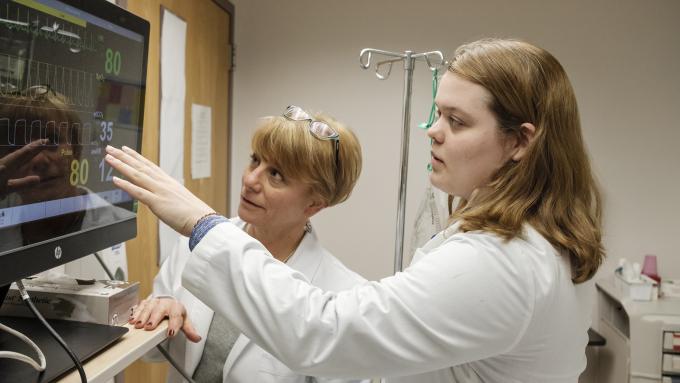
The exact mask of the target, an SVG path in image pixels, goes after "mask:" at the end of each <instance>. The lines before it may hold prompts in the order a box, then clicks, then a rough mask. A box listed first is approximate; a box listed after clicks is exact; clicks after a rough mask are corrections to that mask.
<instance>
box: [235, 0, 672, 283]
mask: <svg viewBox="0 0 680 383" xmlns="http://www.w3.org/2000/svg"><path fill="white" fill-rule="evenodd" d="M233 2H234V4H235V6H236V15H237V17H236V34H235V37H236V53H237V56H236V62H235V65H236V67H235V72H234V75H235V88H234V120H233V132H232V137H233V143H232V145H233V147H232V149H233V150H232V166H233V167H232V172H231V174H232V180H231V181H232V183H231V185H232V186H231V187H232V189H231V193H232V194H231V195H232V197H231V211H232V212H234V211H236V207H237V206H238V196H239V188H240V184H241V182H240V174H241V171H242V169H243V168H244V167H245V166H246V164H247V161H248V155H249V150H250V149H249V140H250V135H251V133H252V131H253V128H254V126H255V123H256V120H257V118H258V117H260V116H265V115H271V114H277V113H280V112H282V111H283V109H284V108H285V106H286V105H288V104H297V105H301V106H304V107H306V108H309V109H313V110H323V111H326V112H328V113H330V114H332V115H335V116H336V117H337V118H338V119H340V120H341V121H344V122H346V123H348V124H349V125H350V126H351V127H352V128H353V129H354V130H355V132H356V133H357V135H358V136H359V139H360V140H361V142H362V145H363V153H364V161H365V162H364V168H363V173H362V176H361V179H360V181H359V183H358V185H357V187H356V189H355V191H354V194H353V196H352V197H351V198H350V199H349V200H348V201H347V202H346V203H344V204H343V205H340V206H339V207H335V208H331V209H328V210H327V211H323V212H321V213H320V214H319V215H318V216H317V217H315V218H314V219H313V223H314V224H315V226H316V227H317V229H318V231H319V232H320V236H321V238H322V240H323V242H324V243H325V244H326V246H327V247H328V248H329V249H330V250H331V251H333V252H334V253H335V254H337V255H339V256H340V258H341V259H342V260H343V261H344V262H345V263H347V264H348V265H349V266H350V267H352V268H354V269H355V270H357V271H358V272H360V273H361V274H363V275H364V276H366V277H368V278H372V279H375V278H380V277H383V276H386V275H388V274H390V273H391V270H392V259H393V251H394V250H393V249H394V237H395V225H394V222H395V220H396V204H397V186H398V171H399V169H398V167H399V166H398V164H399V155H400V135H401V103H402V82H403V80H402V76H403V70H402V67H400V66H399V67H397V66H395V68H394V69H393V71H392V78H390V79H389V80H387V81H378V80H377V79H376V78H375V76H374V75H373V73H372V72H370V71H364V70H361V69H360V67H359V62H358V55H359V51H360V50H361V49H362V48H366V47H372V48H378V49H385V50H396V51H403V50H406V49H410V50H414V51H417V52H422V51H426V50H435V49H439V50H442V51H443V52H444V53H445V54H450V53H452V51H453V50H454V49H455V47H457V46H458V45H460V44H461V43H463V42H466V41H471V40H475V39H477V38H480V37H485V36H499V37H517V38H522V39H526V40H528V41H530V42H533V43H535V44H537V45H540V46H542V47H544V48H546V49H548V50H549V51H551V52H552V53H553V54H554V55H555V56H556V57H557V58H558V59H559V60H560V61H561V62H562V64H563V65H564V67H565V68H566V70H567V72H568V73H569V75H570V77H571V80H572V83H573V85H574V88H575V90H576V94H577V97H578V101H579V107H580V111H581V117H582V122H583V131H584V136H585V139H586V142H587V145H588V148H589V151H590V154H591V156H592V161H593V164H594V168H595V171H596V173H597V176H598V177H599V180H600V182H601V184H602V186H603V189H604V192H605V198H606V206H605V208H606V214H605V238H604V240H605V245H606V248H607V251H608V254H609V258H608V260H607V262H606V264H605V265H604V267H603V268H602V270H601V272H600V275H602V274H603V273H607V272H610V271H611V270H612V269H613V268H614V267H615V265H616V264H617V260H618V259H619V258H620V257H626V258H629V259H632V260H638V261H641V260H642V257H643V255H644V254H656V255H657V256H658V257H659V262H660V264H659V266H660V268H661V274H662V276H663V277H672V278H680V257H678V255H679V254H678V252H679V251H678V244H679V242H678V238H680V222H679V221H678V219H677V217H679V216H680V203H679V202H678V197H679V196H680V177H678V176H679V175H680V171H679V170H678V169H679V165H680V151H679V150H678V149H677V147H678V144H680V129H679V128H678V123H679V121H680V108H679V107H678V100H680V76H678V74H677V69H678V68H679V67H680V66H679V64H680V23H678V22H677V15H680V2H677V1H673V0H666V1H661V0H656V1H651V2H642V1H637V0H625V1H619V0H616V1H614V0H606V1H598V2H590V1H582V0H580V1H570V2H559V1H539V0H535V1H529V0H524V1H514V2H512V7H510V6H509V3H508V2H506V1H500V0H497V1H491V0H489V1H475V2H470V1H443V0H440V1H437V0H423V1H419V2H407V1H390V0H373V1H357V0H351V1H342V2H339V1H329V0H314V1H313V0H290V1H286V2H281V1H276V0H259V1H246V0H234V1H233ZM430 87H431V83H430V75H429V73H428V71H427V70H426V69H425V67H424V65H423V64H418V66H417V68H416V71H415V80H414V93H413V104H412V114H413V122H412V133H411V155H410V159H409V187H408V197H407V200H408V201H409V204H408V205H407V218H406V222H407V236H406V238H409V233H410V230H409V229H410V226H412V223H413V221H414V215H415V210H416V208H417V205H418V202H419V201H420V199H421V197H422V195H423V192H424V188H425V185H426V182H427V173H426V169H425V167H426V164H427V162H428V160H429V158H428V156H429V155H428V153H429V152H428V140H427V138H426V136H425V134H424V133H423V132H422V131H420V130H419V129H418V128H416V127H415V126H416V125H417V124H418V123H419V122H422V121H424V120H425V119H426V118H427V114H428V112H429V107H430ZM408 247H409V245H408V243H407V244H406V245H405V248H406V249H408Z"/></svg>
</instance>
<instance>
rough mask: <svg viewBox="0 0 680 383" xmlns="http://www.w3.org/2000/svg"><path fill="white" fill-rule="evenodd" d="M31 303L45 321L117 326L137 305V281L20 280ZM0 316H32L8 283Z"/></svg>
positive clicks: (125, 321) (17, 291) (15, 290)
mask: <svg viewBox="0 0 680 383" xmlns="http://www.w3.org/2000/svg"><path fill="white" fill-rule="evenodd" d="M24 286H25V287H26V290H27V291H28V294H29V295H30V296H31V301H33V303H34V304H35V306H36V308H37V309H38V311H40V313H41V314H42V315H43V316H44V317H45V318H50V319H65V320H74V321H80V322H91V323H100V324H108V325H115V326H120V325H124V324H125V323H127V320H128V317H129V316H130V314H131V313H132V308H133V307H134V306H135V305H136V304H137V303H138V302H139V282H122V281H94V280H93V281H87V282H86V283H83V281H78V282H76V280H72V282H71V283H66V282H64V281H59V282H58V283H55V282H53V281H44V280H39V279H37V280H30V279H27V280H24ZM0 315H7V316H23V317H32V316H33V313H32V312H31V311H30V309H29V308H28V307H27V306H26V304H25V303H24V302H23V300H22V299H21V295H20V294H19V290H18V289H17V287H16V284H12V286H11V287H10V289H9V292H8V293H7V297H6V298H5V301H4V303H3V304H2V306H0Z"/></svg>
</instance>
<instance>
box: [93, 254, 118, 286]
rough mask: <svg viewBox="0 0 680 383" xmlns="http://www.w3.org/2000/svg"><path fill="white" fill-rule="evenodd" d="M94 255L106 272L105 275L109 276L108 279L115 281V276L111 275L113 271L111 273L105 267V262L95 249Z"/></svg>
mask: <svg viewBox="0 0 680 383" xmlns="http://www.w3.org/2000/svg"><path fill="white" fill-rule="evenodd" d="M94 256H95V258H97V260H98V261H99V264H100V265H102V268H103V269H104V272H106V275H107V276H108V277H109V279H110V280H112V281H115V280H116V278H115V277H114V276H113V273H111V270H109V268H108V267H106V264H105V263H104V260H102V257H101V256H100V255H99V253H98V252H96V251H95V252H94Z"/></svg>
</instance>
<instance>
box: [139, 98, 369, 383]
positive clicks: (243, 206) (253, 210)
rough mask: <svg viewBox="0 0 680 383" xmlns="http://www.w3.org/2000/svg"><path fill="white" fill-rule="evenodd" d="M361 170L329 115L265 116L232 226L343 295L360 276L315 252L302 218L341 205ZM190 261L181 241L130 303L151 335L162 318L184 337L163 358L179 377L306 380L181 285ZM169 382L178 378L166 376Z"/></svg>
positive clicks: (351, 143) (293, 112)
mask: <svg viewBox="0 0 680 383" xmlns="http://www.w3.org/2000/svg"><path fill="white" fill-rule="evenodd" d="M360 172H361V147H360V145H359V142H358V140H357V139H356V137H355V136H354V134H353V133H352V132H351V131H350V130H349V129H347V128H346V127H345V126H344V125H342V124H341V123H339V122H338V121H336V120H334V119H332V118H331V117H329V116H326V115H322V114H317V115H314V116H313V117H312V116H310V115H308V114H307V113H306V112H305V111H304V110H302V109H300V108H298V107H289V108H288V109H287V110H286V112H285V113H284V115H283V116H279V117H269V118H266V119H264V121H263V123H262V125H261V126H260V127H259V128H258V129H257V131H256V132H255V134H254V136H253V138H252V154H251V160H250V164H249V165H248V167H247V168H246V169H245V170H244V172H243V176H242V186H241V201H240V204H239V207H238V217H236V218H232V222H234V224H236V225H237V226H238V227H239V228H241V229H242V230H243V231H245V232H246V233H248V234H249V235H251V236H252V237H253V238H257V239H258V240H259V241H260V242H262V243H263V244H264V245H265V247H266V248H267V250H268V252H269V254H271V256H273V257H274V258H276V259H277V260H279V261H280V262H283V263H286V264H287V265H288V266H290V267H291V268H292V269H294V270H296V271H297V272H299V273H301V274H302V275H304V276H305V277H306V278H307V279H308V280H310V281H311V283H313V284H314V285H316V286H318V287H321V288H323V289H328V290H335V291H337V290H343V289H346V288H350V287H352V286H353V285H356V284H358V283H361V282H363V280H364V279H363V278H362V277H360V276H359V275H358V274H356V273H354V272H352V271H350V270H349V269H347V268H346V267H345V266H344V265H343V264H342V263H340V261H339V260H337V259H336V258H335V257H334V256H333V255H332V254H331V253H330V252H329V251H327V250H326V249H324V248H323V246H321V244H320V243H319V240H318V238H317V236H316V233H315V232H314V230H313V228H312V226H311V224H310V222H309V219H310V218H311V217H312V216H313V215H315V214H316V213H318V212H319V211H321V210H322V209H324V208H325V207H328V206H333V205H336V204H338V203H341V202H343V201H344V200H346V199H347V198H348V197H349V195H350V193H351V192H352V189H353V188H354V185H355V183H356V181H357V178H358V177H359V173H360ZM190 256H191V254H190V251H189V244H188V239H187V238H186V237H182V238H181V239H180V240H179V241H178V244H177V246H175V249H174V251H173V253H172V254H171V255H170V256H169V258H168V259H167V260H166V261H165V262H164V263H163V265H162V266H161V269H160V272H159V273H158V275H157V276H156V278H155V280H154V288H153V293H152V296H153V297H152V298H150V299H147V300H145V301H143V302H142V303H141V304H140V305H139V306H138V309H137V310H136V311H135V314H134V315H133V317H131V318H130V322H131V323H135V324H136V326H137V327H138V328H141V327H145V328H147V329H153V328H155V327H156V326H157V325H158V322H159V321H160V320H161V319H162V318H163V317H165V316H166V315H167V316H169V317H170V324H169V329H168V331H169V335H170V336H171V337H173V336H174V335H175V334H176V333H177V331H178V330H179V329H180V328H181V329H182V330H183V333H184V335H183V336H178V337H174V338H172V339H170V340H169V342H168V345H167V346H168V348H169V351H170V353H171V354H172V355H173V356H174V359H175V360H178V361H184V362H185V363H184V368H185V370H186V371H187V372H188V373H190V374H193V378H194V380H196V381H197V382H217V381H219V382H222V381H225V382H226V381H229V382H307V381H309V379H310V378H309V377H307V376H306V375H298V374H295V373H293V372H292V371H290V369H288V368H287V367H286V366H285V365H284V364H283V363H281V362H279V361H278V360H276V359H275V358H274V357H273V356H271V355H270V354H269V353H267V352H266V351H264V350H263V349H262V348H260V347H258V346H257V345H256V344H255V343H253V342H252V341H251V340H250V339H249V338H248V337H247V336H246V335H244V334H242V333H240V332H239V330H238V329H237V328H235V327H233V325H232V324H231V323H230V322H229V321H227V320H226V319H225V318H223V317H221V316H219V315H215V314H214V312H213V310H211V309H210V308H208V307H207V306H206V305H205V304H204V303H203V302H201V301H200V300H199V299H197V298H196V297H194V296H193V295H192V294H191V293H189V292H188V291H187V290H185V289H184V288H183V287H182V286H181V284H180V279H181V278H180V277H181V275H182V271H183V269H184V265H185V263H186V262H187V260H188V259H189V257H190ZM187 312H189V313H190V314H189V316H188V318H186V320H185V321H184V322H183V321H182V318H183V316H186V313H187ZM180 326H182V327H180ZM280 326H281V331H291V328H290V327H289V326H287V324H285V323H280ZM194 342H196V343H194ZM315 379H316V381H324V379H323V378H319V377H315ZM168 380H169V381H181V377H180V376H179V375H178V374H177V373H176V372H175V371H174V370H172V371H171V372H170V376H169V379H168Z"/></svg>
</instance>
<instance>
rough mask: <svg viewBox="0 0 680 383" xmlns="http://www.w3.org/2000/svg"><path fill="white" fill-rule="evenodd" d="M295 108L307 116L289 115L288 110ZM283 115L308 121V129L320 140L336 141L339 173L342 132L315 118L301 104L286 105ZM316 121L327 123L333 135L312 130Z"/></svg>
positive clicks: (336, 166)
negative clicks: (324, 134) (320, 133)
mask: <svg viewBox="0 0 680 383" xmlns="http://www.w3.org/2000/svg"><path fill="white" fill-rule="evenodd" d="M294 109H297V110H299V111H300V112H302V113H304V115H305V116H307V118H300V119H295V118H292V117H291V116H290V115H289V113H288V112H289V111H291V110H294ZM282 116H283V117H284V118H286V119H287V120H290V121H295V122H298V121H299V122H302V121H308V124H307V130H308V131H309V133H310V134H311V135H312V136H314V137H315V138H316V139H319V140H322V141H328V140H332V141H335V173H336V174H337V173H338V171H339V169H340V134H339V133H338V131H337V130H335V129H333V127H332V126H330V125H329V124H328V123H327V122H324V121H319V120H315V119H314V118H313V117H312V115H310V114H309V113H307V111H306V110H304V109H302V108H300V107H299V106H296V105H288V106H287V107H286V110H284V111H283V114H282ZM314 123H317V124H321V125H325V126H326V127H327V128H328V129H329V130H330V131H331V132H333V135H331V136H321V135H319V134H317V133H316V132H315V131H314V130H312V125H313V124H314Z"/></svg>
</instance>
